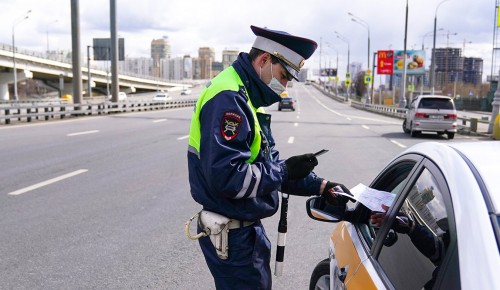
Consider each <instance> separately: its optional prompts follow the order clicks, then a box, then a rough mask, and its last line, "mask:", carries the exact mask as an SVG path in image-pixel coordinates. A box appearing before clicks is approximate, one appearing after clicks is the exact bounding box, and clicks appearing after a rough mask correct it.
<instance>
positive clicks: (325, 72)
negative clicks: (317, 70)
mask: <svg viewBox="0 0 500 290" xmlns="http://www.w3.org/2000/svg"><path fill="white" fill-rule="evenodd" d="M321 76H329V77H335V76H337V69H336V68H322V69H321Z"/></svg>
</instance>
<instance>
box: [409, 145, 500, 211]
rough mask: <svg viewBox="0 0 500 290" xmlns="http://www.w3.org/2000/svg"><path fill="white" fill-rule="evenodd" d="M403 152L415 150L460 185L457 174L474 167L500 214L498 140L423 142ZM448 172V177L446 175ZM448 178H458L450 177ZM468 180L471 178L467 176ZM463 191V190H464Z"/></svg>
mask: <svg viewBox="0 0 500 290" xmlns="http://www.w3.org/2000/svg"><path fill="white" fill-rule="evenodd" d="M405 153H417V154H421V155H425V156H427V157H428V158H429V159H431V160H432V161H434V162H435V163H436V164H437V165H438V166H439V167H440V168H441V170H442V171H444V172H443V174H445V177H447V179H448V182H452V183H454V184H455V185H456V186H459V187H463V186H464V185H463V184H461V182H464V181H466V180H459V179H461V178H460V174H466V172H470V173H471V174H473V172H472V171H471V169H470V166H471V165H472V167H473V168H474V169H473V170H477V173H479V176H480V178H481V180H482V182H483V183H484V185H485V187H486V189H487V191H488V193H489V198H490V200H491V203H492V206H493V208H492V209H490V210H494V212H495V214H497V215H500V174H499V164H500V154H499V153H500V142H495V141H479V142H456V143H438V142H422V143H418V144H416V145H414V146H412V147H410V148H409V149H407V150H406V151H405ZM446 175H448V176H446ZM450 177H451V178H453V179H457V180H449V179H450ZM469 180H470V179H469ZM464 194H465V193H464Z"/></svg>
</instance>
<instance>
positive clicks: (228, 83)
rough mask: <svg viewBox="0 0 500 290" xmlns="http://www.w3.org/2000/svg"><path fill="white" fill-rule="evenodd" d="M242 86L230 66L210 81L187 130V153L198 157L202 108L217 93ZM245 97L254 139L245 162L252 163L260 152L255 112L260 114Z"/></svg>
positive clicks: (259, 137) (258, 130) (259, 130)
mask: <svg viewBox="0 0 500 290" xmlns="http://www.w3.org/2000/svg"><path fill="white" fill-rule="evenodd" d="M241 87H244V86H243V82H242V81H241V78H240V76H239V75H238V74H237V73H236V70H235V69H234V68H233V67H232V66H230V67H228V68H227V69H225V70H223V71H222V72H221V73H219V74H218V75H217V76H216V77H215V78H214V79H212V81H211V82H210V83H209V84H208V85H207V86H206V87H205V88H204V89H203V91H202V92H201V94H200V97H199V99H198V101H197V102H196V106H195V109H194V112H193V116H192V118H191V127H190V129H189V151H190V152H193V153H195V154H196V155H197V156H198V157H199V155H200V140H201V129H200V128H201V126H200V112H201V109H202V108H203V106H204V105H205V104H206V103H207V102H208V101H210V100H211V99H212V98H213V97H215V96H216V95H217V94H218V93H220V92H222V91H228V90H229V91H235V92H238V91H239V90H240V88H241ZM245 93H246V95H247V99H248V100H247V105H248V107H249V108H251V111H252V115H253V119H254V132H255V134H254V137H253V141H252V145H251V146H250V152H251V155H250V158H248V160H247V161H246V162H247V163H252V162H253V161H254V160H255V158H256V157H257V155H258V154H259V151H260V143H261V138H262V137H261V131H262V130H261V128H260V124H259V121H258V119H257V112H261V110H260V109H255V108H254V106H253V105H252V102H251V101H250V98H249V97H248V93H247V92H246V90H245Z"/></svg>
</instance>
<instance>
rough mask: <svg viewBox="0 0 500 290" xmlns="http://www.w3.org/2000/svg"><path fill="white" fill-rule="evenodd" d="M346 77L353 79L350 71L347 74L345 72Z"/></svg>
mask: <svg viewBox="0 0 500 290" xmlns="http://www.w3.org/2000/svg"><path fill="white" fill-rule="evenodd" d="M345 78H346V79H348V80H350V79H351V73H349V72H348V73H346V74H345Z"/></svg>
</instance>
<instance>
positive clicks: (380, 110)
mask: <svg viewBox="0 0 500 290" xmlns="http://www.w3.org/2000/svg"><path fill="white" fill-rule="evenodd" d="M313 86H314V87H316V89H318V90H320V91H321V92H322V93H323V94H325V95H326V96H328V97H330V98H332V99H335V100H337V101H339V102H343V103H345V102H348V101H349V100H348V99H347V98H346V97H343V96H337V95H335V94H334V93H333V92H331V91H329V90H327V89H325V88H323V87H321V86H319V85H318V84H313ZM350 103H351V106H352V107H354V108H356V109H360V110H365V111H370V112H373V113H377V114H382V115H385V116H390V117H394V118H398V119H404V118H405V117H406V111H407V109H406V108H397V107H391V106H383V105H372V104H367V103H362V102H357V101H353V100H351V101H350ZM457 121H461V124H457V125H458V130H459V132H460V133H463V134H476V133H478V124H485V125H489V123H490V121H489V120H487V119H486V120H485V119H479V118H464V117H457ZM481 133H485V132H481Z"/></svg>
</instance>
